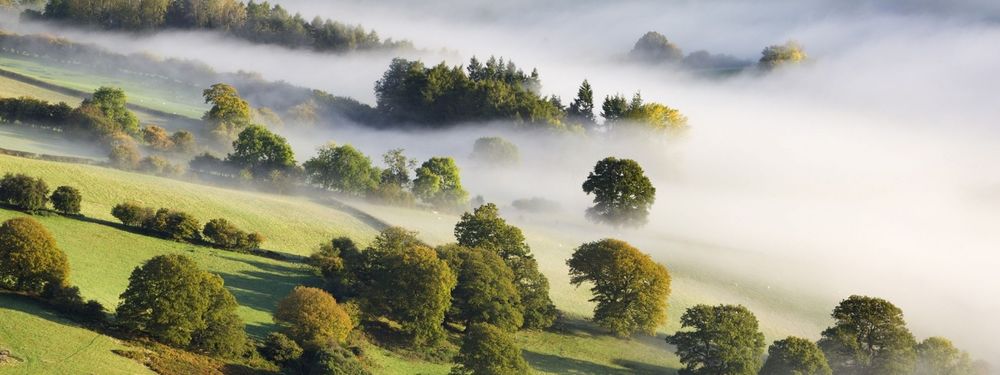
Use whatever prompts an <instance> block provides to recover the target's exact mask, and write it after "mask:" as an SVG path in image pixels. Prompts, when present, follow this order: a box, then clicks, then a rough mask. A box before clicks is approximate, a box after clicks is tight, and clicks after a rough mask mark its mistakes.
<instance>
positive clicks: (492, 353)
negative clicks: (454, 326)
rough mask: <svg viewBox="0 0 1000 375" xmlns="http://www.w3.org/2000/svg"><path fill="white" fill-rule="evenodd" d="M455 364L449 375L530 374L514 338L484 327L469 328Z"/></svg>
mask: <svg viewBox="0 0 1000 375" xmlns="http://www.w3.org/2000/svg"><path fill="white" fill-rule="evenodd" d="M454 361H455V367H453V368H452V370H451V374H452V375H521V374H527V373H529V372H530V370H529V367H528V363H527V362H526V361H525V360H524V357H522V356H521V349H520V348H518V347H517V344H516V343H515V342H514V337H513V335H512V334H510V333H508V332H504V330H502V329H499V328H497V327H494V326H491V325H489V324H483V323H476V324H473V325H471V326H469V328H468V329H467V330H466V332H465V337H463V338H462V347H461V348H460V349H459V352H458V355H457V356H455V360H454Z"/></svg>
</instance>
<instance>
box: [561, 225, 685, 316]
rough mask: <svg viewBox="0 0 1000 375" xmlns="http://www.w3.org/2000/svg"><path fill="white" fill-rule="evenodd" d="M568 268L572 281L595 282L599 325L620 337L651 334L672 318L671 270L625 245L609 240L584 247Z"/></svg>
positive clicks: (592, 299)
mask: <svg viewBox="0 0 1000 375" xmlns="http://www.w3.org/2000/svg"><path fill="white" fill-rule="evenodd" d="M566 264H567V265H568V266H569V275H570V282H571V283H572V284H573V285H576V286H580V284H582V283H584V282H588V283H590V284H592V287H591V288H590V291H591V292H592V293H593V294H594V297H593V298H591V299H590V300H591V301H592V302H596V303H597V307H596V308H595V309H594V321H595V322H597V324H598V325H600V326H601V327H604V328H607V329H609V330H611V332H614V333H615V334H616V335H618V336H631V335H632V334H633V333H635V332H644V333H646V334H649V335H653V334H655V333H656V328H657V327H659V326H660V325H662V324H663V323H665V322H666V320H667V297H668V296H669V295H670V274H669V273H668V272H667V268H666V267H664V266H663V265H660V264H658V263H656V262H654V261H653V259H652V258H650V257H649V255H646V254H643V253H642V252H641V251H639V249H636V248H635V247H632V246H631V245H629V244H628V243H626V242H625V241H619V240H614V239H605V240H601V241H597V242H590V243H585V244H583V245H580V247H578V248H577V249H576V251H575V252H574V253H573V256H572V257H570V259H569V260H568V261H566Z"/></svg>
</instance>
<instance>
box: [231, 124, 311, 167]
mask: <svg viewBox="0 0 1000 375" xmlns="http://www.w3.org/2000/svg"><path fill="white" fill-rule="evenodd" d="M226 161H227V162H228V163H231V164H233V165H234V166H236V167H237V168H239V169H243V170H247V171H249V172H250V173H251V174H252V175H253V176H254V177H255V178H268V177H269V176H270V175H271V173H272V172H276V171H278V172H280V171H287V170H290V169H292V168H294V167H295V153H293V152H292V146H290V145H289V144H288V141H286V140H285V138H284V137H282V136H280V135H277V134H274V133H272V132H271V131H269V130H267V128H265V127H263V126H260V125H250V126H248V127H247V128H246V129H243V131H241V132H240V135H239V137H237V139H236V141H233V152H232V153H230V154H229V155H227V156H226Z"/></svg>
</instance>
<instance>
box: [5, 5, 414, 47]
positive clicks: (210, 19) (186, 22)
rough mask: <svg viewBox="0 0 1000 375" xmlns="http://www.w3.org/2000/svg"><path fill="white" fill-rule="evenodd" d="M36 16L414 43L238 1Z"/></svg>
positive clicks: (288, 42) (251, 35)
mask: <svg viewBox="0 0 1000 375" xmlns="http://www.w3.org/2000/svg"><path fill="white" fill-rule="evenodd" d="M25 15H26V17H28V18H32V19H46V20H58V21H63V22H66V23H71V24H79V25H88V26H94V27H99V28H103V29H109V30H129V31H140V30H160V29H167V28H174V29H199V30H212V31H217V32H221V33H226V34H228V35H232V36H236V37H239V38H242V39H245V40H248V41H251V42H254V43H266V44H277V45H281V46H285V47H290V48H310V49H313V50H317V51H336V52H341V51H351V50H356V49H359V50H369V49H395V48H412V45H411V44H410V43H409V42H407V41H399V42H396V41H393V40H391V39H387V40H384V41H383V40H381V39H380V38H379V36H378V34H376V33H375V31H367V30H365V29H364V28H362V27H361V26H349V25H345V24H342V23H339V22H334V21H332V20H329V19H325V20H324V19H322V18H320V17H316V18H313V19H312V20H311V21H309V20H306V19H304V18H303V17H302V15H300V14H298V13H296V14H290V13H289V12H288V11H287V10H285V9H284V8H282V7H281V6H280V5H277V4H275V5H271V4H269V3H268V2H266V1H265V2H260V3H258V2H254V1H252V0H251V1H250V2H248V3H246V4H244V3H242V2H239V1H236V0H146V1H128V0H112V1H107V0H100V1H98V0H49V1H48V3H47V4H46V5H45V10H44V12H37V11H33V10H28V11H25Z"/></svg>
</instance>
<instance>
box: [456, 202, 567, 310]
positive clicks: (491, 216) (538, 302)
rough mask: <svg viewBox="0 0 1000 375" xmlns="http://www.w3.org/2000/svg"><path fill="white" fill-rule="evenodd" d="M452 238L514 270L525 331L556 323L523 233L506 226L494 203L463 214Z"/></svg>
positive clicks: (546, 286) (546, 287) (545, 282)
mask: <svg viewBox="0 0 1000 375" xmlns="http://www.w3.org/2000/svg"><path fill="white" fill-rule="evenodd" d="M455 239H456V240H457V241H458V244H459V245H462V246H465V247H467V248H479V249H484V250H488V251H492V252H495V253H496V254H497V255H499V256H500V258H502V259H503V260H504V263H506V264H507V266H508V267H510V268H511V269H512V270H513V271H514V285H515V286H516V287H517V290H518V294H520V296H521V308H522V315H523V316H524V327H525V328H535V329H541V328H547V327H549V326H551V325H552V323H554V322H555V319H556V309H555V305H553V304H552V299H551V298H550V297H549V281H548V279H546V278H545V275H543V274H542V273H541V272H539V271H538V263H537V262H536V261H535V259H534V256H532V255H531V247H530V246H528V243H527V242H526V241H525V238H524V233H522V232H521V229H520V228H518V227H516V226H513V225H510V224H507V221H506V220H504V219H503V218H502V217H500V210H499V208H497V206H496V205H495V204H492V203H487V204H484V205H482V206H479V207H477V208H476V209H475V210H473V212H471V213H469V212H466V213H464V214H462V218H461V219H460V220H459V221H458V223H457V224H455Z"/></svg>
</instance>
